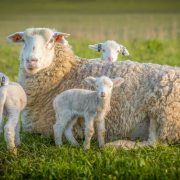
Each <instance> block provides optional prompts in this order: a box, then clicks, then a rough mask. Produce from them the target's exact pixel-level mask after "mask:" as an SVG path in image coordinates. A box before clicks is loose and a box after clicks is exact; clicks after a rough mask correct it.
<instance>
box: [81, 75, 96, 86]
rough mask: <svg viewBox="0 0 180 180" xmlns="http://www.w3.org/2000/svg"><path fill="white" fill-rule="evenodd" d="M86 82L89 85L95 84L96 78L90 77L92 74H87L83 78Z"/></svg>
mask: <svg viewBox="0 0 180 180" xmlns="http://www.w3.org/2000/svg"><path fill="white" fill-rule="evenodd" d="M84 80H85V81H86V82H87V83H88V84H90V85H91V86H94V85H95V82H96V78H94V77H92V76H89V77H87V78H85V79H84Z"/></svg>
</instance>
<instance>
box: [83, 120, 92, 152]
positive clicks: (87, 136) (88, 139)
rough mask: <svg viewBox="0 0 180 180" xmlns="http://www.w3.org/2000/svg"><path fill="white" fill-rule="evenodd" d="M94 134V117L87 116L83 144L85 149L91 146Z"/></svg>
mask: <svg viewBox="0 0 180 180" xmlns="http://www.w3.org/2000/svg"><path fill="white" fill-rule="evenodd" d="M93 134H94V117H85V141H84V144H83V146H84V149H85V150H87V149H89V148H90V142H91V138H92V136H93Z"/></svg>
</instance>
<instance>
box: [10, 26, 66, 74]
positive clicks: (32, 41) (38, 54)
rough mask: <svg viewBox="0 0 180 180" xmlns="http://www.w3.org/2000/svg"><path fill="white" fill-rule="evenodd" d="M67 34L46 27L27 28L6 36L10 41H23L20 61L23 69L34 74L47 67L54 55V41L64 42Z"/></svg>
mask: <svg viewBox="0 0 180 180" xmlns="http://www.w3.org/2000/svg"><path fill="white" fill-rule="evenodd" d="M68 36H69V34H66V33H62V32H55V31H53V30H51V29H48V28H29V29H26V30H25V31H24V32H16V33H14V34H11V35H9V36H8V39H9V40H10V41H11V42H15V43H21V42H22V43H23V44H24V46H23V48H22V51H21V61H23V64H24V68H25V70H26V71H27V72H28V73H30V74H35V73H37V72H38V71H39V70H41V69H44V68H46V67H48V66H49V65H50V64H51V63H52V61H53V57H54V45H55V43H62V44H64V42H65V38H66V37H68Z"/></svg>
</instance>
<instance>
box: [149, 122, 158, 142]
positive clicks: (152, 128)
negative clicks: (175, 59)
mask: <svg viewBox="0 0 180 180" xmlns="http://www.w3.org/2000/svg"><path fill="white" fill-rule="evenodd" d="M157 140H158V136H157V121H156V120H155V119H150V125H149V138H148V142H149V144H151V145H154V144H156V142H157Z"/></svg>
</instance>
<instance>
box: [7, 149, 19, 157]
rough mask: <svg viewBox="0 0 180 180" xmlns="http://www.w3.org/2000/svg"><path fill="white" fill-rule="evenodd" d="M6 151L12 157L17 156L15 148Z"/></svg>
mask: <svg viewBox="0 0 180 180" xmlns="http://www.w3.org/2000/svg"><path fill="white" fill-rule="evenodd" d="M8 150H9V152H10V153H11V154H12V155H14V156H16V155H17V148H12V149H8Z"/></svg>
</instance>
